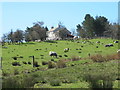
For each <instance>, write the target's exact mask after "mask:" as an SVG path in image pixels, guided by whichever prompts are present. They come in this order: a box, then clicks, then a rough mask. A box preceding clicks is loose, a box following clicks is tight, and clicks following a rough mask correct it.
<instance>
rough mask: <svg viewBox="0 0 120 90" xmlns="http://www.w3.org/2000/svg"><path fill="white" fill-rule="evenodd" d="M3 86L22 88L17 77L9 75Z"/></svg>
mask: <svg viewBox="0 0 120 90" xmlns="http://www.w3.org/2000/svg"><path fill="white" fill-rule="evenodd" d="M2 88H21V85H20V83H19V80H18V79H17V78H14V77H9V78H6V79H4V80H3V82H2Z"/></svg>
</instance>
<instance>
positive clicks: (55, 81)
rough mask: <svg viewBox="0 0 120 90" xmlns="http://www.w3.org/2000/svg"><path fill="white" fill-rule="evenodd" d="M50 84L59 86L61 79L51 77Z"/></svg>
mask: <svg viewBox="0 0 120 90" xmlns="http://www.w3.org/2000/svg"><path fill="white" fill-rule="evenodd" d="M50 85H51V86H61V81H60V80H59V79H53V80H51V81H50Z"/></svg>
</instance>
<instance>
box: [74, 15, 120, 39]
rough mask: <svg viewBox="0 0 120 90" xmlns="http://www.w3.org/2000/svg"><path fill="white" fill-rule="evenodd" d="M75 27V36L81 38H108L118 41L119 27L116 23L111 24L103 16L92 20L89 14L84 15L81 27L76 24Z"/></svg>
mask: <svg viewBox="0 0 120 90" xmlns="http://www.w3.org/2000/svg"><path fill="white" fill-rule="evenodd" d="M76 27H77V29H76V31H77V35H78V36H80V37H81V38H95V37H109V38H112V39H120V38H119V36H120V35H119V34H120V29H119V28H120V25H119V24H118V23H113V24H111V23H110V22H109V21H108V19H107V18H106V17H104V16H96V17H95V18H93V17H92V16H91V15H90V14H86V16H85V18H84V21H83V22H82V25H80V24H78V25H77V26H76Z"/></svg>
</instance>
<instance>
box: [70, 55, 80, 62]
mask: <svg viewBox="0 0 120 90" xmlns="http://www.w3.org/2000/svg"><path fill="white" fill-rule="evenodd" d="M71 59H72V61H78V60H80V59H81V58H80V57H78V56H72V58H71Z"/></svg>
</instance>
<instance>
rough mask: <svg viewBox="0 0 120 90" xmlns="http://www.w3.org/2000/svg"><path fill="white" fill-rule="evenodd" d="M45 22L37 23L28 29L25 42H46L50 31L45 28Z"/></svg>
mask: <svg viewBox="0 0 120 90" xmlns="http://www.w3.org/2000/svg"><path fill="white" fill-rule="evenodd" d="M43 24H44V22H39V21H38V22H35V23H33V26H32V27H30V28H29V27H27V28H26V30H25V40H26V41H35V40H45V39H46V37H47V35H46V32H47V30H48V28H47V27H45V28H44V27H43V26H42V25H43Z"/></svg>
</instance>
